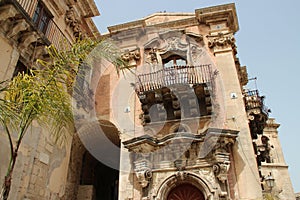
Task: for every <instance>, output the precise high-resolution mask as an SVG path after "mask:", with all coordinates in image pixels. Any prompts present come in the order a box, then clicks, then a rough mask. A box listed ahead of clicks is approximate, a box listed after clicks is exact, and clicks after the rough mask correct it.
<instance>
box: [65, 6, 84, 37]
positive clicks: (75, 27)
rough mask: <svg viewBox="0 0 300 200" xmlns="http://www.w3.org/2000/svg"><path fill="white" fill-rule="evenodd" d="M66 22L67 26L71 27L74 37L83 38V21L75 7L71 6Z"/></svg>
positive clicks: (67, 12)
mask: <svg viewBox="0 0 300 200" xmlns="http://www.w3.org/2000/svg"><path fill="white" fill-rule="evenodd" d="M65 21H66V23H67V25H68V26H70V27H71V29H72V31H73V35H74V37H76V38H78V37H79V36H81V34H82V30H81V23H80V21H81V20H80V19H78V17H77V16H76V14H75V9H74V7H73V6H69V10H67V11H66V17H65Z"/></svg>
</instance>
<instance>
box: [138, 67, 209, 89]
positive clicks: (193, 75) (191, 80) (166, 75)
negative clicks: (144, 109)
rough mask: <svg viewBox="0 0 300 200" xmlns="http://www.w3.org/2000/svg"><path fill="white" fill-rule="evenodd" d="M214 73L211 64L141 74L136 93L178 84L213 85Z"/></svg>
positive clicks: (170, 68)
mask: <svg viewBox="0 0 300 200" xmlns="http://www.w3.org/2000/svg"><path fill="white" fill-rule="evenodd" d="M213 74H214V73H213V71H212V68H211V65H210V64H207V65H199V66H173V67H169V68H163V69H161V70H158V71H156V72H151V73H147V74H140V75H138V76H137V82H136V85H135V89H136V93H137V94H139V95H141V94H143V93H145V92H147V91H153V90H158V89H161V88H163V87H169V86H172V85H176V84H203V83H207V84H211V85H210V86H213V85H212V84H213V81H212V80H213V76H214V75H213Z"/></svg>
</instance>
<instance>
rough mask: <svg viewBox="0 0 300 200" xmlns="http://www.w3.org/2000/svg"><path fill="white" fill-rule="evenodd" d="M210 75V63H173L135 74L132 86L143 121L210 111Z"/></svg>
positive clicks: (182, 117)
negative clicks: (139, 105) (138, 101)
mask: <svg viewBox="0 0 300 200" xmlns="http://www.w3.org/2000/svg"><path fill="white" fill-rule="evenodd" d="M214 76H215V73H213V71H212V68H211V65H200V66H173V67H168V68H164V69H161V70H158V71H156V72H152V73H147V74H140V75H138V76H137V80H138V81H137V82H136V84H135V89H136V93H137V95H138V97H139V100H140V102H141V107H142V111H143V114H142V116H141V119H142V121H143V124H144V125H146V124H149V123H151V124H153V123H161V122H165V121H176V120H179V119H189V118H197V117H204V116H209V115H211V114H212V103H211V93H212V91H213V87H214V84H213V83H214Z"/></svg>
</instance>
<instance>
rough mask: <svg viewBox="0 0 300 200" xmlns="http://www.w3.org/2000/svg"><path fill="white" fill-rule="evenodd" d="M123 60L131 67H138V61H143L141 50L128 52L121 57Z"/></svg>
mask: <svg viewBox="0 0 300 200" xmlns="http://www.w3.org/2000/svg"><path fill="white" fill-rule="evenodd" d="M121 58H122V60H124V61H125V62H127V63H128V66H129V67H136V66H137V63H138V61H139V60H140V59H141V54H140V49H139V48H137V49H135V50H132V51H126V52H125V53H123V54H122V55H121Z"/></svg>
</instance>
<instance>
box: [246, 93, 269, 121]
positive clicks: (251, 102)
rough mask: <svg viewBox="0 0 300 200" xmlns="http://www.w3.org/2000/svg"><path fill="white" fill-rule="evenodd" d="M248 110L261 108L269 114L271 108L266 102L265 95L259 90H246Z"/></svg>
mask: <svg viewBox="0 0 300 200" xmlns="http://www.w3.org/2000/svg"><path fill="white" fill-rule="evenodd" d="M244 96H245V97H244V98H245V104H246V110H247V111H250V110H254V109H259V110H260V111H262V112H263V113H264V114H266V115H267V116H268V115H269V112H270V110H269V109H268V107H266V106H265V104H264V98H265V97H264V96H260V95H259V93H258V90H250V91H246V92H245V94H244Z"/></svg>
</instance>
